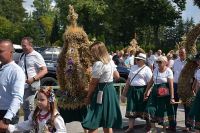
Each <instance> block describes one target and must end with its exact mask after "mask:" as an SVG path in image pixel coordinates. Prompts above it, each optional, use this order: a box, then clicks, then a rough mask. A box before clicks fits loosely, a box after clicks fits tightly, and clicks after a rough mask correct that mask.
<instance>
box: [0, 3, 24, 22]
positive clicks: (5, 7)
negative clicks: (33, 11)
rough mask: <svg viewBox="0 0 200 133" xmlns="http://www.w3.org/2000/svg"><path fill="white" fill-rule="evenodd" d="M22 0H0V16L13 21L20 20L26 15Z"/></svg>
mask: <svg viewBox="0 0 200 133" xmlns="http://www.w3.org/2000/svg"><path fill="white" fill-rule="evenodd" d="M22 2H23V0H0V16H3V17H5V18H6V19H8V20H10V21H11V22H13V23H16V22H22V21H23V18H24V17H25V15H26V14H25V9H24V8H23V6H22Z"/></svg>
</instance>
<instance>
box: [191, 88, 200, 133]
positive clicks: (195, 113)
mask: <svg viewBox="0 0 200 133" xmlns="http://www.w3.org/2000/svg"><path fill="white" fill-rule="evenodd" d="M189 117H190V120H191V121H190V123H191V122H193V121H192V119H193V118H194V119H195V129H198V130H200V90H199V91H198V92H197V95H196V97H195V100H194V102H193V104H192V108H191V110H190V113H189Z"/></svg>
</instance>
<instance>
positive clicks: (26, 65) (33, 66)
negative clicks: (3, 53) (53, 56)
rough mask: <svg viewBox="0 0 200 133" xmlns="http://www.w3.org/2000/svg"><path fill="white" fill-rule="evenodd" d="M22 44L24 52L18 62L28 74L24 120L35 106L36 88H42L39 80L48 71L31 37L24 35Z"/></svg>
mask: <svg viewBox="0 0 200 133" xmlns="http://www.w3.org/2000/svg"><path fill="white" fill-rule="evenodd" d="M21 45H22V49H23V51H24V53H23V54H22V55H21V57H20V60H19V63H18V64H19V66H20V67H21V68H22V69H23V70H24V73H25V75H26V81H25V91H24V103H23V110H24V120H28V116H29V115H30V112H31V110H33V108H34V97H35V94H36V90H37V89H39V88H40V82H39V80H40V79H41V78H42V77H43V76H44V75H45V74H46V73H47V67H46V64H45V62H44V59H43V57H42V55H41V54H40V53H38V52H36V51H35V50H34V49H33V39H32V38H31V37H24V38H23V39H22V41H21Z"/></svg>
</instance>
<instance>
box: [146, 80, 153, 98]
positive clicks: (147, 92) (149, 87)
mask: <svg viewBox="0 0 200 133" xmlns="http://www.w3.org/2000/svg"><path fill="white" fill-rule="evenodd" d="M153 83H154V81H153V76H152V77H151V79H150V81H149V82H148V83H147V88H146V91H145V93H144V100H146V99H148V97H149V94H150V92H151V87H152V85H153Z"/></svg>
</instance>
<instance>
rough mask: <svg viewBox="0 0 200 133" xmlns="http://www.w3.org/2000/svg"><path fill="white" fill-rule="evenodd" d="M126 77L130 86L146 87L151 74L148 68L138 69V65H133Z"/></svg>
mask: <svg viewBox="0 0 200 133" xmlns="http://www.w3.org/2000/svg"><path fill="white" fill-rule="evenodd" d="M140 70H141V71H140ZM138 72H139V73H138ZM137 73H138V74H137ZM136 74H137V75H136ZM135 75H136V76H135ZM134 76H135V77H134ZM128 77H129V79H130V82H131V83H130V85H131V86H144V85H147V83H148V82H149V81H150V79H151V77H152V72H151V69H150V68H149V67H148V66H144V68H143V66H142V67H138V65H133V66H132V67H131V70H130V73H129V76H128ZM133 77H134V79H133ZM131 80H132V81H131Z"/></svg>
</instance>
